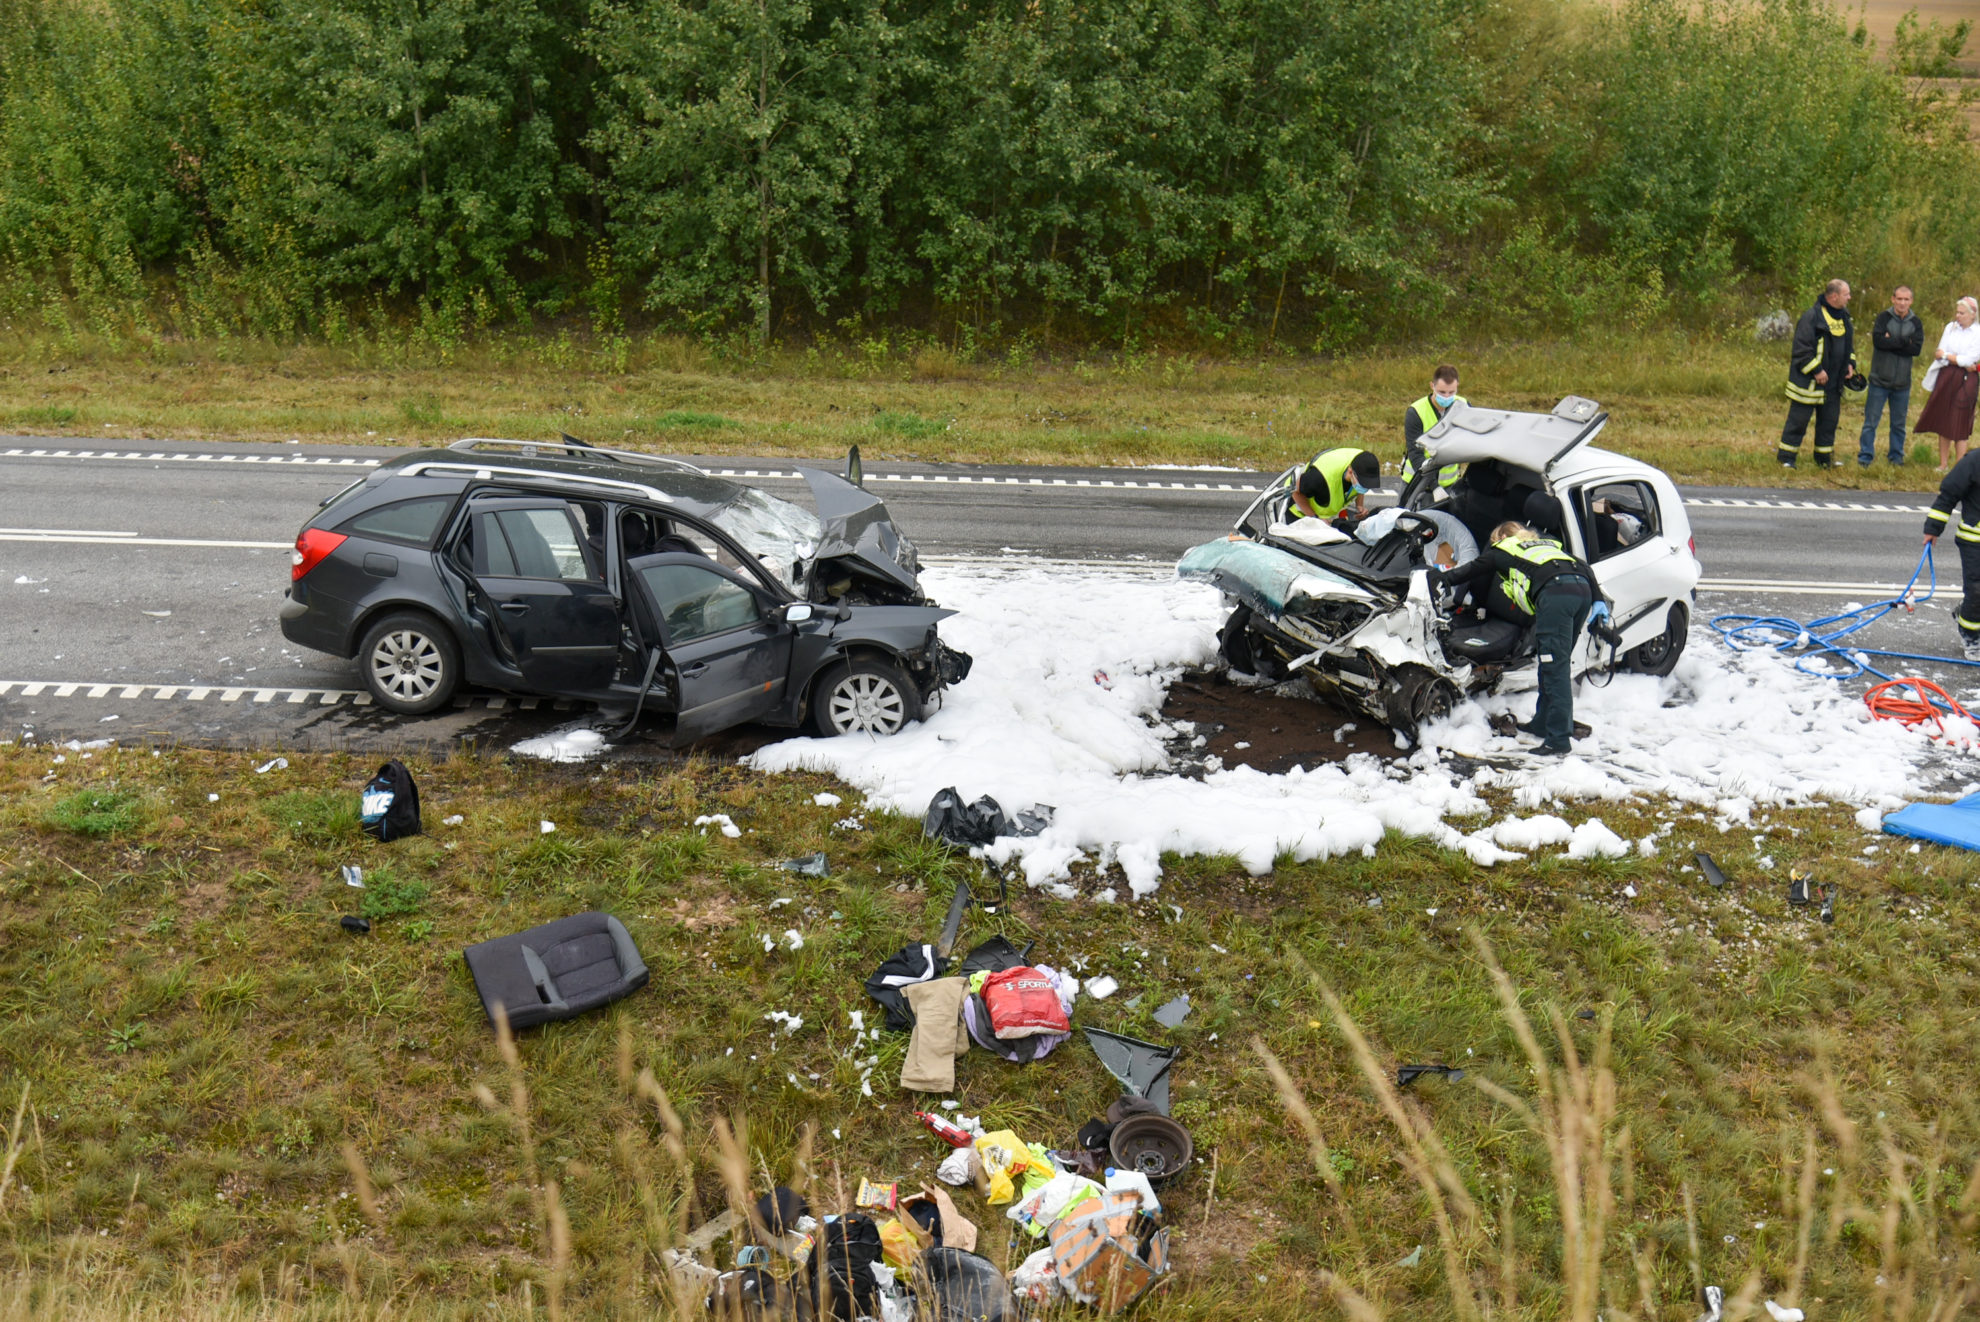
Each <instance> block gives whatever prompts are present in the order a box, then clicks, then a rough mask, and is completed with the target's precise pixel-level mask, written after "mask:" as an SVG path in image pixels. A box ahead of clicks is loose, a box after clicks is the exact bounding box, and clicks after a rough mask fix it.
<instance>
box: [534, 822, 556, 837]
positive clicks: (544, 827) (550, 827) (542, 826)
mask: <svg viewBox="0 0 1980 1322" xmlns="http://www.w3.org/2000/svg"><path fill="white" fill-rule="evenodd" d="M556 829H557V824H556V823H555V822H549V821H542V822H538V823H537V824H536V830H537V834H539V835H549V834H550V833H551V832H552V831H554V830H556Z"/></svg>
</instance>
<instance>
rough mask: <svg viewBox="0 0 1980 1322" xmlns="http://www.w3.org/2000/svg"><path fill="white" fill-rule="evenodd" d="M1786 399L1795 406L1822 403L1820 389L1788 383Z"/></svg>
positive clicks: (1818, 387)
mask: <svg viewBox="0 0 1980 1322" xmlns="http://www.w3.org/2000/svg"><path fill="white" fill-rule="evenodd" d="M1787 397H1788V398H1789V399H1791V400H1793V401H1794V402H1795V403H1797V404H1820V403H1821V402H1822V387H1820V386H1798V385H1796V384H1795V383H1794V382H1792V381H1790V382H1788V385H1787Z"/></svg>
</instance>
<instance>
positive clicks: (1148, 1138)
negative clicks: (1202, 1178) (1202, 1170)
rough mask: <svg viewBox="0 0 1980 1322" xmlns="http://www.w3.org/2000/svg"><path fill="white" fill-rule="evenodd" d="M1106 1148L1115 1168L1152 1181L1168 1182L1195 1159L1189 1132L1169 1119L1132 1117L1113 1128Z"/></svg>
mask: <svg viewBox="0 0 1980 1322" xmlns="http://www.w3.org/2000/svg"><path fill="white" fill-rule="evenodd" d="M1107 1148H1108V1151H1110V1152H1112V1153H1113V1154H1114V1164H1115V1165H1116V1166H1119V1167H1120V1168H1121V1169H1123V1170H1130V1171H1139V1172H1141V1173H1142V1174H1143V1175H1146V1176H1147V1177H1148V1178H1149V1179H1151V1180H1166V1179H1168V1178H1169V1177H1170V1176H1171V1175H1175V1174H1177V1173H1178V1172H1180V1171H1181V1170H1182V1169H1183V1168H1184V1167H1185V1166H1187V1165H1189V1159H1190V1158H1191V1157H1192V1156H1194V1155H1196V1144H1195V1143H1194V1142H1193V1141H1192V1140H1191V1139H1190V1136H1189V1131H1188V1130H1187V1129H1184V1128H1183V1127H1182V1126H1181V1125H1179V1124H1177V1123H1176V1122H1175V1121H1173V1120H1171V1119H1170V1118H1169V1117H1168V1116H1166V1115H1134V1116H1129V1117H1128V1118H1127V1119H1125V1120H1123V1121H1121V1122H1120V1123H1119V1124H1118V1125H1115V1126H1114V1132H1113V1133H1112V1134H1111V1135H1110V1136H1109V1137H1108V1140H1107Z"/></svg>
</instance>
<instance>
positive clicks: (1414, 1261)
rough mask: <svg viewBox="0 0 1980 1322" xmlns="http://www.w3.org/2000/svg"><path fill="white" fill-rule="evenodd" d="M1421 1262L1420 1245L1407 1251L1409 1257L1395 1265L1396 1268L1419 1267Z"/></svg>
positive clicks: (1421, 1252) (1421, 1248)
mask: <svg viewBox="0 0 1980 1322" xmlns="http://www.w3.org/2000/svg"><path fill="white" fill-rule="evenodd" d="M1422 1262H1423V1246H1422V1245H1421V1244H1418V1245H1417V1246H1416V1247H1415V1248H1413V1249H1411V1250H1410V1251H1409V1256H1408V1257H1406V1258H1403V1259H1401V1260H1400V1261H1398V1262H1397V1263H1396V1266H1398V1267H1415V1266H1419V1265H1421V1263H1422Z"/></svg>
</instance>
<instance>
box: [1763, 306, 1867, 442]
mask: <svg viewBox="0 0 1980 1322" xmlns="http://www.w3.org/2000/svg"><path fill="white" fill-rule="evenodd" d="M1855 349H1856V330H1855V328H1854V327H1853V326H1852V325H1851V324H1850V320H1849V282H1848V281H1847V280H1831V281H1829V287H1828V288H1827V289H1825V290H1823V291H1822V297H1820V298H1818V299H1816V300H1815V306H1813V307H1811V308H1809V309H1808V311H1806V312H1804V313H1802V314H1801V320H1800V321H1799V322H1796V323H1795V327H1794V348H1793V349H1792V350H1791V351H1790V354H1789V357H1788V383H1787V397H1788V414H1787V425H1786V426H1784V427H1782V428H1781V444H1780V449H1779V451H1778V452H1777V454H1778V458H1779V459H1780V461H1781V467H1783V468H1793V467H1794V465H1795V461H1796V460H1797V459H1798V458H1800V456H1801V438H1802V437H1803V436H1804V435H1806V434H1807V432H1808V420H1809V419H1810V418H1813V419H1814V420H1815V463H1816V464H1817V465H1818V466H1819V467H1822V468H1827V467H1828V466H1829V464H1830V462H1831V461H1832V460H1833V458H1834V456H1835V452H1836V422H1837V420H1838V419H1840V418H1841V417H1842V388H1843V380H1844V378H1846V377H1849V376H1851V375H1853V374H1854V373H1855V371H1856V352H1855Z"/></svg>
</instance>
